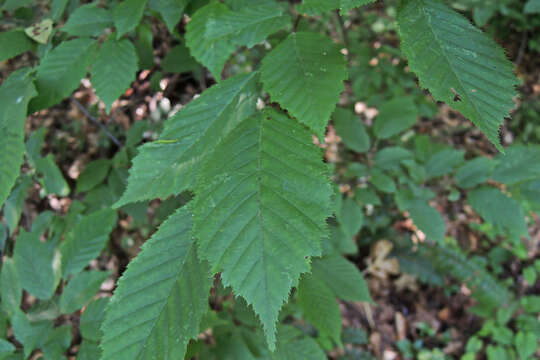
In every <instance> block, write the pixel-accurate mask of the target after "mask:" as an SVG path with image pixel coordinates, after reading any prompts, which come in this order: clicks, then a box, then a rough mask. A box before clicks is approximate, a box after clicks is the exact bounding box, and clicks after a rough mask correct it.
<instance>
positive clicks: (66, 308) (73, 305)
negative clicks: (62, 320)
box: [60, 270, 110, 314]
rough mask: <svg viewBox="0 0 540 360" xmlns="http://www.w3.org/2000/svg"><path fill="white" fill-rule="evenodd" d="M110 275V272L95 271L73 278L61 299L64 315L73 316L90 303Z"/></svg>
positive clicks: (82, 273) (61, 308)
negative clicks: (73, 313) (72, 314)
mask: <svg viewBox="0 0 540 360" xmlns="http://www.w3.org/2000/svg"><path fill="white" fill-rule="evenodd" d="M109 275H110V273H109V272H108V271H95V270H94V271H83V272H80V273H78V274H77V275H75V276H74V277H73V278H71V279H70V280H69V282H68V284H67V286H66V287H64V290H63V292H62V296H61V297H60V310H61V311H62V314H71V313H72V312H75V311H77V310H80V309H81V308H82V307H83V306H85V305H86V304H87V303H89V302H90V300H92V298H93V297H94V295H96V294H97V292H98V291H99V288H100V287H101V284H102V283H103V281H105V279H106V278H107V277H108V276H109Z"/></svg>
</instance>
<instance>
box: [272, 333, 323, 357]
mask: <svg viewBox="0 0 540 360" xmlns="http://www.w3.org/2000/svg"><path fill="white" fill-rule="evenodd" d="M267 358H269V359H270V360H299V359H309V360H326V359H327V356H326V354H325V353H324V351H323V350H322V349H321V348H320V346H319V345H318V344H317V342H316V341H315V340H314V339H313V338H311V337H309V336H302V333H301V332H300V331H298V329H295V328H293V327H292V326H280V327H279V329H278V336H277V344H276V351H275V352H273V353H270V354H269V356H268V357H267Z"/></svg>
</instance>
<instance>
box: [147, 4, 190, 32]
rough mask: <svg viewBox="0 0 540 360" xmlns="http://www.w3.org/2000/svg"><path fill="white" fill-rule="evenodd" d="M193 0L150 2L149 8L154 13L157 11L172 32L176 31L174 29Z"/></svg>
mask: <svg viewBox="0 0 540 360" xmlns="http://www.w3.org/2000/svg"><path fill="white" fill-rule="evenodd" d="M190 1H191V0H149V1H148V7H149V8H150V9H152V10H154V11H157V12H158V13H159V14H160V15H161V17H162V18H163V21H165V25H167V28H168V29H169V31H170V32H173V31H174V27H175V26H176V24H178V22H179V21H180V19H181V18H182V14H183V13H184V9H185V7H186V6H187V5H188V4H189V3H190Z"/></svg>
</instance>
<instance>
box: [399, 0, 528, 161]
mask: <svg viewBox="0 0 540 360" xmlns="http://www.w3.org/2000/svg"><path fill="white" fill-rule="evenodd" d="M397 20H398V30H399V34H400V36H401V39H402V49H403V52H404V53H405V55H406V56H407V58H408V60H409V66H410V67H411V70H412V71H414V72H415V73H416V74H417V75H418V78H419V79H420V84H421V85H422V87H425V88H428V89H429V90H430V91H431V93H432V94H433V97H434V98H435V99H436V100H440V101H444V102H446V103H447V104H448V105H449V106H451V107H452V108H454V109H456V110H459V111H460V112H461V113H462V114H463V115H465V116H466V117H467V118H469V119H470V120H471V121H472V122H473V123H474V124H475V125H476V126H478V128H480V130H482V131H483V132H484V133H485V134H486V136H487V138H488V139H489V140H490V141H491V142H492V143H493V144H494V145H495V146H496V147H497V149H499V150H500V151H502V147H501V145H500V143H499V127H500V125H501V123H502V121H503V118H504V117H505V116H508V113H509V111H510V110H511V109H512V108H513V107H514V103H513V101H512V98H513V96H514V94H515V89H514V87H515V85H516V84H517V79H516V77H515V76H514V74H513V71H512V70H513V65H512V64H511V63H510V61H508V60H507V59H506V56H505V54H504V51H503V50H502V49H501V48H500V47H499V46H498V45H497V44H496V43H495V42H494V41H493V40H492V39H491V38H490V37H488V36H486V35H485V34H484V33H482V31H480V30H479V29H477V28H475V27H474V26H473V25H472V24H471V23H470V22H469V20H468V19H467V18H465V17H464V16H462V15H460V14H458V13H456V12H455V11H453V10H452V9H450V8H449V7H447V6H446V5H444V3H442V2H439V1H434V0H408V1H406V2H405V3H404V6H402V7H401V8H400V9H399V13H398V17H397Z"/></svg>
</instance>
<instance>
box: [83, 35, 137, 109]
mask: <svg viewBox="0 0 540 360" xmlns="http://www.w3.org/2000/svg"><path fill="white" fill-rule="evenodd" d="M137 62H138V60H137V52H136V50H135V47H134V46H133V44H132V43H131V41H129V40H127V39H123V40H120V41H118V40H116V39H113V38H110V39H109V40H107V41H106V42H105V43H104V44H103V45H102V46H101V48H100V49H99V52H98V55H97V58H96V61H95V63H94V65H93V66H92V84H93V85H94V88H95V89H96V93H97V95H98V96H99V97H100V99H101V100H102V101H103V102H104V103H105V106H106V109H107V112H109V111H110V110H111V105H112V103H113V102H114V101H115V100H116V99H118V98H119V97H120V95H122V94H123V93H124V92H125V91H126V90H127V88H129V86H130V85H131V83H132V82H133V80H135V74H136V72H137V70H138V66H137Z"/></svg>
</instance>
